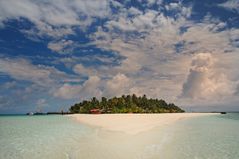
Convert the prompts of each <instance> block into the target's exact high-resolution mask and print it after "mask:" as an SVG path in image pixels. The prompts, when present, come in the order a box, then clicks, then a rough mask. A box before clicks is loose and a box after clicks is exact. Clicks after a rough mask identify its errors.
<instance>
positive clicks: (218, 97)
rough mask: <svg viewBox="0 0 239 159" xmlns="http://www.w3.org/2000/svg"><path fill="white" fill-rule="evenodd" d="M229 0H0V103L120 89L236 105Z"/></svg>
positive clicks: (238, 84) (193, 104)
mask: <svg viewBox="0 0 239 159" xmlns="http://www.w3.org/2000/svg"><path fill="white" fill-rule="evenodd" d="M238 8H239V2H238V1H237V0H227V1H226V0H213V1H211V0H200V1H196V0H195V1H191V0H174V1H173V0H172V1H168V0H131V1H130V0H125V1H120V0H89V1H85V0H72V1H66V0H50V1H49V0H43V1H37V0H8V1H5V0H0V113H25V112H28V111H35V110H43V111H59V110H61V109H65V110H67V109H68V108H69V106H70V105H72V104H74V103H75V102H77V101H81V100H84V99H89V98H91V97H92V96H96V97H102V96H106V97H113V96H120V95H122V94H133V93H134V94H137V95H143V94H146V95H147V96H149V97H152V98H163V99H165V100H166V101H168V102H174V103H175V104H177V105H179V106H182V107H183V108H185V109H186V110H188V111H212V110H216V111H224V110H233V111H238V110H239V106H238V102H239V98H238V97H239V71H238V68H239V62H238V61H239V9H238Z"/></svg>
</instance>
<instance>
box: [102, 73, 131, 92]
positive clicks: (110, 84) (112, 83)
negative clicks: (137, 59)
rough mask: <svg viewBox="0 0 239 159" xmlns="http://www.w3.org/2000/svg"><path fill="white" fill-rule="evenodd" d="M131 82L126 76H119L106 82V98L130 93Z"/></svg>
mask: <svg viewBox="0 0 239 159" xmlns="http://www.w3.org/2000/svg"><path fill="white" fill-rule="evenodd" d="M130 85H131V80H130V79H129V78H128V77H126V76H125V75H124V74H121V73H119V74H117V75H116V76H114V77H113V78H112V79H111V80H108V81H107V82H106V88H105V92H104V93H105V95H106V96H119V95H122V94H127V93H128V92H129V86H130Z"/></svg>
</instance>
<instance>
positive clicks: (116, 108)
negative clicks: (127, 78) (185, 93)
mask: <svg viewBox="0 0 239 159" xmlns="http://www.w3.org/2000/svg"><path fill="white" fill-rule="evenodd" d="M92 109H97V110H100V112H101V113H180V112H184V110H182V109H181V108H179V107H178V106H176V105H174V104H173V103H170V104H167V103H166V102H165V101H164V100H162V99H160V100H158V99H151V98H150V99H148V98H147V97H146V95H144V96H142V97H137V96H136V95H135V94H133V95H132V96H131V95H127V96H125V95H122V96H121V97H113V98H111V99H107V98H105V97H102V98H101V100H100V101H99V100H98V99H97V98H96V97H93V98H92V99H91V100H90V101H87V100H84V101H83V102H80V103H77V104H75V105H74V106H71V108H70V109H69V110H70V112H71V113H90V112H91V110H92Z"/></svg>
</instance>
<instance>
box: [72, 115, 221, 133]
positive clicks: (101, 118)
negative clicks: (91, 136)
mask: <svg viewBox="0 0 239 159" xmlns="http://www.w3.org/2000/svg"><path fill="white" fill-rule="evenodd" d="M210 115H218V113H162V114H98V115H94V114H73V115H69V116H70V117H72V118H73V119H74V120H76V121H78V122H80V123H82V124H87V125H90V126H95V127H100V128H102V129H105V130H110V131H118V132H124V133H127V134H131V135H134V134H138V133H141V132H146V131H149V130H151V129H153V128H156V127H157V128H163V127H165V126H167V125H170V124H173V123H175V122H176V121H179V120H184V119H189V118H194V117H201V116H210Z"/></svg>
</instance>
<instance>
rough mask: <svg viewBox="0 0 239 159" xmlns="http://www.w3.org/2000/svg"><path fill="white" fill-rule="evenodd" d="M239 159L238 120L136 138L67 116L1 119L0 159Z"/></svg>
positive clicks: (208, 121)
mask: <svg viewBox="0 0 239 159" xmlns="http://www.w3.org/2000/svg"><path fill="white" fill-rule="evenodd" d="M160 158H162V159H238V158H239V114H237V113H228V114H225V115H221V114H219V115H212V116H203V117H195V118H190V119H187V120H180V121H178V122H176V123H174V124H172V125H170V126H168V127H167V128H164V129H162V128H160V129H159V128H155V129H152V130H151V131H148V132H143V133H140V134H137V135H127V134H124V133H121V132H110V131H106V130H102V129H100V128H95V127H90V126H87V125H83V124H81V123H78V122H76V121H74V120H73V119H72V118H70V117H68V116H61V115H46V116H24V115H22V116H20V115H19V116H0V159H160Z"/></svg>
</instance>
